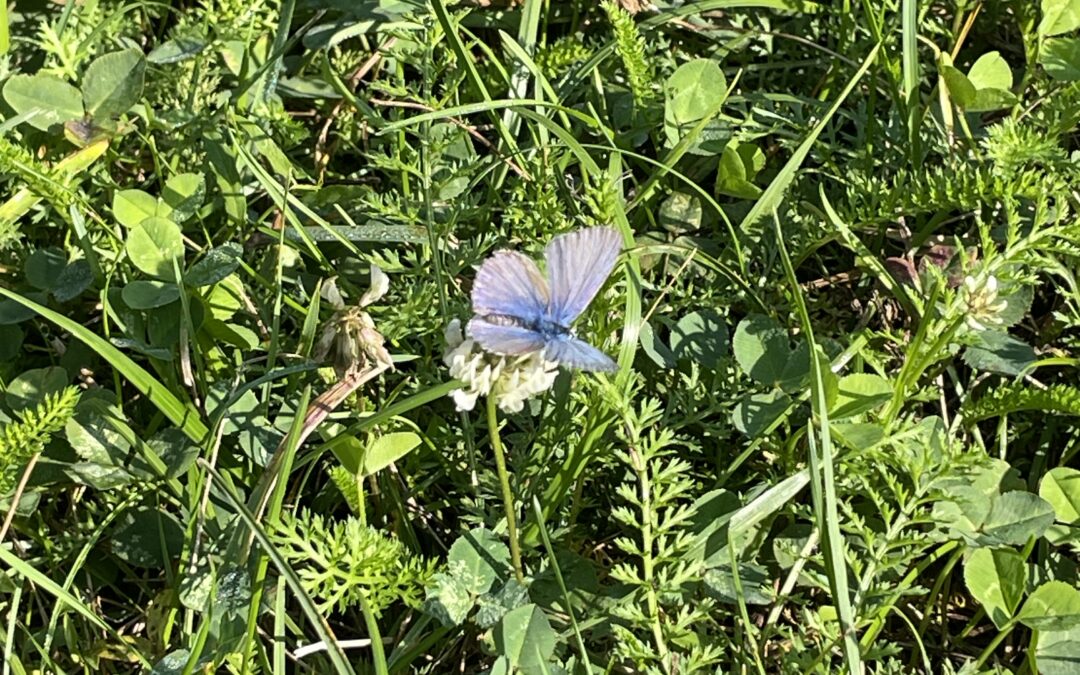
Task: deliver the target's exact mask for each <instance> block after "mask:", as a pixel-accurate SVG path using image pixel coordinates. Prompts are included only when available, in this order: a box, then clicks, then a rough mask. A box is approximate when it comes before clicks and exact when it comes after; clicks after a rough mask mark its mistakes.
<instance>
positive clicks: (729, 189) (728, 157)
mask: <svg viewBox="0 0 1080 675" xmlns="http://www.w3.org/2000/svg"><path fill="white" fill-rule="evenodd" d="M764 163H765V155H764V153H762V152H761V150H760V149H758V147H757V146H755V145H754V144H752V143H742V144H740V145H739V146H738V147H733V146H732V144H731V143H728V144H727V145H726V146H725V147H724V151H723V152H722V153H721V154H720V166H719V168H718V170H717V172H716V192H717V193H719V194H724V195H728V196H731V197H735V198H738V199H757V198H758V197H760V196H761V192H762V190H761V188H759V187H758V186H756V185H754V184H753V183H751V182H750V181H751V180H752V179H753V178H754V175H755V174H757V172H758V170H760V168H761V166H763V165H764Z"/></svg>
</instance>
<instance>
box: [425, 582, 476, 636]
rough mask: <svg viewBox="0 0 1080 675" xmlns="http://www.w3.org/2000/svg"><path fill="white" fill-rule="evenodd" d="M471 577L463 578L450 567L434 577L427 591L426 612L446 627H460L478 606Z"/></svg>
mask: <svg viewBox="0 0 1080 675" xmlns="http://www.w3.org/2000/svg"><path fill="white" fill-rule="evenodd" d="M471 583H472V578H471V577H461V576H458V575H457V574H456V573H455V572H454V568H453V567H450V568H448V570H447V571H446V572H439V573H438V574H436V575H435V576H434V577H432V580H431V584H429V585H428V587H427V590H426V591H425V603H424V610H425V611H426V612H427V613H428V614H431V615H432V616H434V617H435V618H436V619H438V620H439V622H440V623H442V624H443V625H444V626H447V627H451V626H459V625H461V623H462V622H464V621H465V619H466V618H467V617H468V616H469V612H471V611H472V609H473V607H475V606H476V594H475V593H473V591H472V589H471V588H470V585H469V584H471Z"/></svg>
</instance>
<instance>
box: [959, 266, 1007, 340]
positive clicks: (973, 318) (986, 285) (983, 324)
mask: <svg viewBox="0 0 1080 675" xmlns="http://www.w3.org/2000/svg"><path fill="white" fill-rule="evenodd" d="M997 293H998V281H997V278H996V277H995V276H993V275H990V276H987V277H986V278H985V279H979V278H977V277H973V276H968V277H967V278H965V279H964V301H965V303H966V304H967V312H968V313H967V316H966V317H965V318H964V321H965V323H967V326H968V328H970V329H971V330H974V331H984V330H987V329H989V328H990V327H991V326H1000V325H1001V324H1002V323H1004V317H1002V316H1001V313H1002V312H1004V311H1005V309H1006V307H1008V303H1007V302H1006V301H1004V300H998V295H997Z"/></svg>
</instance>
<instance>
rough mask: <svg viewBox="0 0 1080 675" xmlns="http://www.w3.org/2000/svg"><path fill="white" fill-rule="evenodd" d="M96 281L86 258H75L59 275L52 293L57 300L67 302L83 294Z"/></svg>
mask: <svg viewBox="0 0 1080 675" xmlns="http://www.w3.org/2000/svg"><path fill="white" fill-rule="evenodd" d="M93 281H94V272H93V270H91V269H90V263H88V262H86V260H83V259H79V260H73V261H72V262H71V263H70V264H69V265H67V266H66V267H65V268H64V269H63V271H62V272H60V276H59V277H57V279H56V282H55V284H54V285H53V288H52V295H53V297H54V298H56V301H57V302H67V301H69V300H74V299H75V298H77V297H79V296H80V295H82V293H83V291H85V290H86V289H88V288H90V284H91V283H93Z"/></svg>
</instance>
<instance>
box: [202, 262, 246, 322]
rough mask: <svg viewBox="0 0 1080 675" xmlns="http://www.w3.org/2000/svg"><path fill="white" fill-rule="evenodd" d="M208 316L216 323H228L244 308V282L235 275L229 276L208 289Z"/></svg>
mask: <svg viewBox="0 0 1080 675" xmlns="http://www.w3.org/2000/svg"><path fill="white" fill-rule="evenodd" d="M206 304H207V305H208V306H209V307H210V314H211V316H213V318H215V319H217V320H218V321H228V320H229V319H231V318H232V317H233V315H234V314H236V312H237V311H239V310H240V308H241V307H243V306H244V281H243V279H241V278H240V276H239V275H237V274H231V275H229V276H227V277H225V278H224V279H222V280H221V281H220V282H218V283H217V284H215V285H214V287H213V288H211V289H210V294H209V295H208V296H206Z"/></svg>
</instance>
